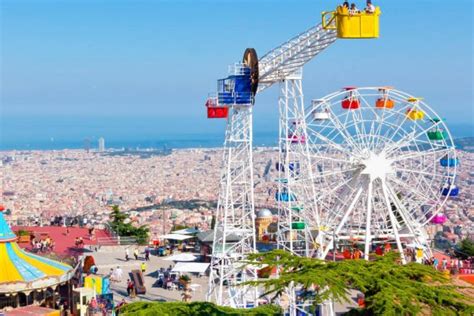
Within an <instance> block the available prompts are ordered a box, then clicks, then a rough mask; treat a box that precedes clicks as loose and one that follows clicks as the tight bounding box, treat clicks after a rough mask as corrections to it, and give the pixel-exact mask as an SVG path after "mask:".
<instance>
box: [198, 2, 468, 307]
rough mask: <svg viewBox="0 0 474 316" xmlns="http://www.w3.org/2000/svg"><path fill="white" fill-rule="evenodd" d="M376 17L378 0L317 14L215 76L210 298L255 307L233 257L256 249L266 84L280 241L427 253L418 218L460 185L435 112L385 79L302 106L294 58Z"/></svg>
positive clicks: (324, 248)
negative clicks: (271, 103) (217, 165)
mask: <svg viewBox="0 0 474 316" xmlns="http://www.w3.org/2000/svg"><path fill="white" fill-rule="evenodd" d="M379 15H380V9H379V8H378V7H377V8H376V10H375V12H373V13H365V12H362V13H357V14H349V12H348V11H347V9H346V8H343V7H338V8H337V10H336V11H333V12H323V14H322V23H321V24H319V25H317V26H314V27H312V28H310V29H309V30H307V31H305V32H303V33H301V34H299V35H297V36H295V37H294V38H292V39H290V40H289V41H287V42H285V43H283V44H282V45H280V46H278V47H277V48H275V49H273V50H271V51H270V52H268V53H267V54H265V55H264V56H263V57H261V58H260V59H258V58H257V54H256V52H255V50H254V49H252V48H248V49H247V50H245V53H244V57H243V61H242V63H240V64H236V65H234V66H233V67H232V69H231V74H230V76H229V77H227V78H225V79H221V80H219V81H218V92H217V96H215V97H211V98H209V99H208V100H207V102H206V107H207V115H208V118H225V119H227V127H226V134H225V142H224V157H223V163H224V164H223V170H222V176H221V182H220V192H219V200H218V206H217V211H216V225H215V228H214V241H213V247H212V258H211V274H210V278H209V292H208V296H207V298H208V300H211V301H215V302H216V303H217V304H219V305H226V306H233V307H240V308H246V307H252V306H256V305H258V288H257V287H250V286H242V283H243V282H245V281H251V280H256V279H257V273H256V267H251V266H247V267H243V264H242V261H243V260H245V258H246V256H247V255H248V254H250V253H255V252H257V250H256V233H255V205H254V195H253V188H254V181H253V157H252V146H253V145H252V136H253V135H252V134H253V132H252V108H253V105H254V102H255V95H256V94H257V93H260V92H262V91H263V90H265V89H267V88H269V87H271V86H273V85H274V84H276V83H278V84H279V85H280V96H279V99H278V104H279V112H280V122H279V126H280V131H279V161H278V163H277V164H276V169H277V171H278V178H277V179H276V181H277V183H278V189H277V191H276V192H275V200H276V202H277V205H278V210H279V211H278V232H277V244H278V248H279V249H283V250H286V251H289V252H291V253H293V254H295V255H298V256H308V257H317V258H321V259H324V258H326V256H327V255H328V252H329V251H330V250H331V249H333V245H335V244H336V241H337V242H338V243H339V245H347V246H351V245H352V246H353V245H357V244H363V247H364V257H365V259H367V260H368V258H369V252H370V251H371V247H372V246H373V245H375V244H377V243H387V242H393V243H396V245H397V248H398V251H399V252H400V255H401V259H402V261H403V262H405V257H404V251H403V250H404V248H406V247H416V248H419V249H424V252H425V253H426V254H427V255H428V254H429V246H428V244H427V237H426V235H425V233H424V230H423V225H424V224H426V223H427V222H429V221H431V222H432V223H440V222H442V221H443V218H444V220H445V216H444V215H442V214H437V212H438V210H439V209H440V208H441V206H442V205H443V203H444V202H445V201H446V199H447V198H448V197H449V196H456V195H457V194H458V193H459V189H458V188H457V187H456V186H455V174H456V167H457V165H458V164H459V161H458V159H457V158H456V156H455V151H454V145H453V142H452V139H451V136H450V134H449V131H448V129H447V127H446V125H445V123H444V122H443V120H441V119H439V117H438V115H437V114H436V113H435V112H434V111H433V110H432V109H430V108H429V106H428V105H426V104H425V103H423V102H422V101H421V99H419V98H414V97H412V96H410V95H408V94H406V93H403V92H400V91H397V90H394V89H392V88H390V87H381V88H380V87H379V88H371V87H369V88H355V87H347V88H344V89H343V90H342V91H337V92H335V93H332V94H330V95H327V96H325V97H323V98H321V99H317V100H313V101H312V102H311V105H310V106H308V107H305V105H304V100H303V91H302V69H303V66H304V65H305V64H306V63H308V62H309V61H310V60H312V59H313V58H314V57H315V56H316V55H317V54H319V53H320V52H321V51H323V50H324V49H325V48H327V47H328V46H329V45H330V44H332V43H334V42H335V41H336V39H338V38H341V39H361V38H365V39H368V38H377V37H378V36H379ZM407 184H409V185H407ZM236 239H237V240H238V241H237V242H230V241H229V240H236ZM294 293H295V289H291V288H290V289H288V290H287V293H286V294H287V300H288V306H289V310H288V311H289V313H290V315H295V314H296V311H297V310H301V309H300V307H299V306H298V304H297V303H296V300H295V294H294ZM301 311H302V310H301ZM329 313H332V311H329Z"/></svg>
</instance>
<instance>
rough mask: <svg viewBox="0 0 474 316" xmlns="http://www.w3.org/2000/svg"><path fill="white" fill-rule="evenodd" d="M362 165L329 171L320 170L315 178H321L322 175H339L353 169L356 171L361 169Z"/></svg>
mask: <svg viewBox="0 0 474 316" xmlns="http://www.w3.org/2000/svg"><path fill="white" fill-rule="evenodd" d="M359 169H360V167H354V168H349V169H342V170H335V171H328V172H318V173H317V175H314V177H315V178H321V177H329V176H334V175H338V174H341V173H347V172H351V171H356V170H359Z"/></svg>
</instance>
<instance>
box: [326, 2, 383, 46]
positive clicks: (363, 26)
mask: <svg viewBox="0 0 474 316" xmlns="http://www.w3.org/2000/svg"><path fill="white" fill-rule="evenodd" d="M380 14H381V11H380V8H379V7H376V8H375V12H374V13H367V12H364V11H361V13H350V12H349V10H348V9H347V8H345V7H342V6H339V7H337V9H336V11H330V12H323V13H322V25H323V28H324V29H326V30H337V37H338V38H348V39H350V38H352V39H357V38H378V37H379V16H380Z"/></svg>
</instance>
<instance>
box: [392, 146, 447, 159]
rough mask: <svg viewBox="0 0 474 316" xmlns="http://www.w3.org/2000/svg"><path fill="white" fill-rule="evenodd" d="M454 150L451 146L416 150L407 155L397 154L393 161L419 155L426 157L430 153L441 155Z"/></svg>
mask: <svg viewBox="0 0 474 316" xmlns="http://www.w3.org/2000/svg"><path fill="white" fill-rule="evenodd" d="M450 151H452V149H451V148H443V149H441V150H428V151H416V152H411V153H410V154H406V155H396V156H395V158H393V159H392V161H394V162H396V161H402V160H408V159H414V158H419V157H426V156H430V155H438V154H439V155H440V156H444V155H442V154H446V153H447V152H450Z"/></svg>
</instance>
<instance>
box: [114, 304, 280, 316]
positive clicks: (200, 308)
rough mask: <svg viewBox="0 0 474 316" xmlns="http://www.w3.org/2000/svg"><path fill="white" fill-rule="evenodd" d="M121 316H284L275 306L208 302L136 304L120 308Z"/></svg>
mask: <svg viewBox="0 0 474 316" xmlns="http://www.w3.org/2000/svg"><path fill="white" fill-rule="evenodd" d="M120 315H128V316H148V315H150V316H154V315H160V316H177V315H179V316H211V315H215V316H217V315H219V316H224V315H232V316H240V315H242V316H244V315H245V316H275V315H283V313H282V311H281V308H280V307H279V306H275V305H262V306H259V307H256V308H249V309H237V308H231V307H223V306H217V305H215V304H213V303H208V302H191V303H184V302H135V303H131V304H126V305H124V306H123V307H121V308H120Z"/></svg>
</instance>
